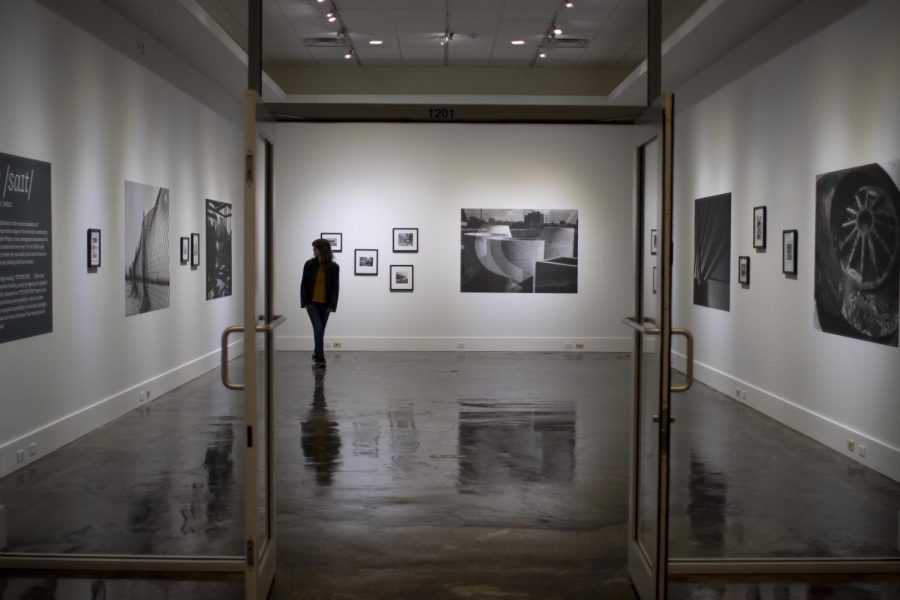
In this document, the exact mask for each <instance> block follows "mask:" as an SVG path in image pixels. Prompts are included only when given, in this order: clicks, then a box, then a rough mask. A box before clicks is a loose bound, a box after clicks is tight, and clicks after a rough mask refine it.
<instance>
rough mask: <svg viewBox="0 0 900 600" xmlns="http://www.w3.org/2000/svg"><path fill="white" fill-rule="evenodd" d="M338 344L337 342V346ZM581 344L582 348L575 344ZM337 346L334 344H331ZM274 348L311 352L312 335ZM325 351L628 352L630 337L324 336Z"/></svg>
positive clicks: (287, 338) (278, 343) (280, 341)
mask: <svg viewBox="0 0 900 600" xmlns="http://www.w3.org/2000/svg"><path fill="white" fill-rule="evenodd" d="M338 344H339V345H338ZM579 344H581V345H583V346H584V347H583V348H582V347H579V346H578V345H579ZM336 345H338V346H337V347H335V346H336ZM275 347H276V348H277V349H278V350H306V351H312V349H313V339H312V336H300V335H284V336H278V337H277V338H276V340H275ZM325 350H327V351H338V352H340V351H347V350H352V351H364V352H372V351H375V352H377V351H392V352H516V351H525V352H630V351H631V337H630V336H625V337H607V338H602V337H590V338H583V337H579V338H532V337H529V338H526V337H521V338H514V337H504V338H487V337H454V338H450V337H361V336H352V337H338V336H336V337H327V338H325Z"/></svg>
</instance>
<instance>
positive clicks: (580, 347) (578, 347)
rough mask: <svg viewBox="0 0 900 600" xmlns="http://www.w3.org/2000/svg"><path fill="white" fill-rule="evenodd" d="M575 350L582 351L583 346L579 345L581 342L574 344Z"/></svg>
mask: <svg viewBox="0 0 900 600" xmlns="http://www.w3.org/2000/svg"><path fill="white" fill-rule="evenodd" d="M575 349H576V350H584V344H583V343H581V342H576V343H575Z"/></svg>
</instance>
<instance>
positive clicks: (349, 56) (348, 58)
mask: <svg viewBox="0 0 900 600" xmlns="http://www.w3.org/2000/svg"><path fill="white" fill-rule="evenodd" d="M344 58H346V59H347V60H350V59H351V58H353V49H352V48H351V49H350V50H347V53H346V54H345V55H344Z"/></svg>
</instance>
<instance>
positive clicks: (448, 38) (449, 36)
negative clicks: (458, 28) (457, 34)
mask: <svg viewBox="0 0 900 600" xmlns="http://www.w3.org/2000/svg"><path fill="white" fill-rule="evenodd" d="M452 41H453V32H452V31H447V32H444V35H442V36H441V46H446V45H447V44H449V43H450V42H452Z"/></svg>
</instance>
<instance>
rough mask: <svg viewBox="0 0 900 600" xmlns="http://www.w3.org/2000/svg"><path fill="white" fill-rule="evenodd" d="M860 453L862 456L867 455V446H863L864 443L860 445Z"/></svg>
mask: <svg viewBox="0 0 900 600" xmlns="http://www.w3.org/2000/svg"><path fill="white" fill-rule="evenodd" d="M859 455H860V457H862V458H865V457H866V447H865V446H863V445H862V444H860V445H859Z"/></svg>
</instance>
